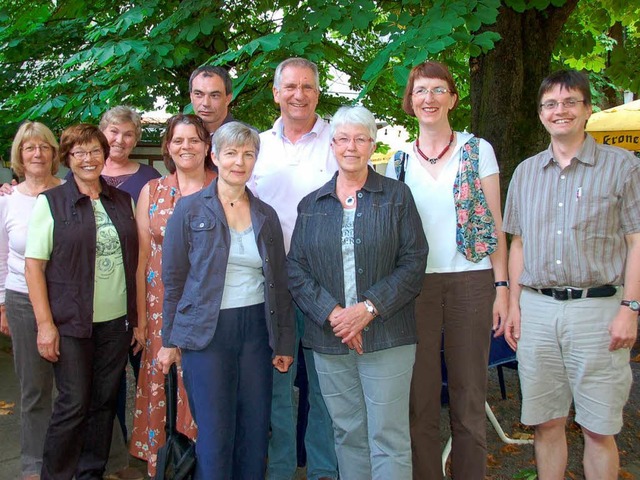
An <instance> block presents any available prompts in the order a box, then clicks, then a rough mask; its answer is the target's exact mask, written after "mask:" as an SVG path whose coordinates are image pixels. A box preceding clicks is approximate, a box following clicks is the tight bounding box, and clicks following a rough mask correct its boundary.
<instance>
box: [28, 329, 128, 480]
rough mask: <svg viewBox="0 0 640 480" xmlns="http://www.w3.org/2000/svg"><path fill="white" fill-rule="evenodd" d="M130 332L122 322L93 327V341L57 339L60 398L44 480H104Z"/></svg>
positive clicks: (48, 439)
mask: <svg viewBox="0 0 640 480" xmlns="http://www.w3.org/2000/svg"><path fill="white" fill-rule="evenodd" d="M131 334H132V332H131V330H128V329H127V325H126V317H121V318H118V319H115V320H111V321H108V322H99V323H94V324H93V332H92V336H91V338H75V337H65V336H61V337H60V357H59V359H58V361H57V362H55V363H54V364H53V370H54V374H55V380H56V388H57V389H58V396H57V397H56V400H55V403H54V405H53V414H52V416H51V422H50V423H49V429H48V430H47V436H46V438H45V442H44V452H43V459H42V460H43V465H42V473H41V478H42V479H43V480H50V479H51V480H67V479H70V478H72V477H73V476H74V474H75V478H76V479H77V480H88V479H95V478H102V474H103V472H104V466H105V464H106V462H107V457H108V456H109V446H110V445H111V432H112V429H113V419H114V417H115V413H116V401H117V398H118V387H119V385H120V376H121V375H122V370H123V369H124V367H125V365H126V362H127V351H128V350H129V344H130V342H131Z"/></svg>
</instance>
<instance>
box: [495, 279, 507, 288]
mask: <svg viewBox="0 0 640 480" xmlns="http://www.w3.org/2000/svg"><path fill="white" fill-rule="evenodd" d="M493 286H494V287H495V288H498V287H507V288H509V282H507V281H505V280H502V281H500V282H494V284H493Z"/></svg>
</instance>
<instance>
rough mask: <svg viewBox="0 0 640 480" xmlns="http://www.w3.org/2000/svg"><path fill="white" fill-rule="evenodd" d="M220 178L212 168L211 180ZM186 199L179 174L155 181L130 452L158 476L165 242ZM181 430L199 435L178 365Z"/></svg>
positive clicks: (163, 407) (162, 433)
mask: <svg viewBox="0 0 640 480" xmlns="http://www.w3.org/2000/svg"><path fill="white" fill-rule="evenodd" d="M214 178H215V174H214V173H213V172H210V171H207V177H206V180H205V185H204V186H206V185H209V184H210V183H211V181H212V180H213V179H214ZM180 198H181V195H180V189H179V186H178V178H177V176H176V174H175V173H174V174H172V175H168V176H164V177H161V178H159V179H156V180H151V181H150V182H149V233H150V234H151V251H150V254H149V260H148V262H147V268H146V271H145V276H146V290H147V291H146V303H147V343H146V348H145V349H144V350H143V351H142V360H141V363H140V375H139V378H138V386H137V388H136V404H135V410H134V417H133V432H132V434H131V443H130V445H129V451H130V453H131V454H132V455H133V456H134V457H138V458H140V459H142V460H145V461H146V462H147V470H148V474H149V476H150V477H153V476H155V473H156V461H157V453H158V449H159V448H160V447H161V446H162V445H164V443H165V431H164V426H165V421H166V416H165V414H166V405H165V399H166V396H165V392H164V378H165V376H164V374H163V373H162V369H161V368H159V367H158V364H157V360H156V357H157V355H158V351H159V350H160V348H161V347H162V338H161V331H162V302H163V299H164V285H163V283H162V277H161V276H160V273H161V270H162V242H163V240H164V232H165V229H166V226H167V220H168V219H169V217H170V216H171V215H172V214H173V210H174V208H175V205H176V202H177V201H178V200H179V199H180ZM177 427H178V430H179V431H181V432H183V433H184V434H186V435H188V436H189V437H190V438H192V439H195V437H196V435H197V427H196V424H195V422H194V420H193V417H192V416H191V412H190V411H189V404H188V400H187V394H186V391H185V389H184V384H183V382H182V370H181V369H180V368H179V367H178V418H177Z"/></svg>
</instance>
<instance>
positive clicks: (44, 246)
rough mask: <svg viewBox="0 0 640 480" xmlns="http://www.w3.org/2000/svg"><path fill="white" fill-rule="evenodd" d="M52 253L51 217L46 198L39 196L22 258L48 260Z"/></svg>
mask: <svg viewBox="0 0 640 480" xmlns="http://www.w3.org/2000/svg"><path fill="white" fill-rule="evenodd" d="M52 251H53V216H52V215H51V209H50V208H49V201H48V200H47V197H45V196H44V195H39V196H38V198H37V199H36V204H35V206H34V207H33V213H32V214H31V220H30V221H29V230H28V233H27V246H26V249H25V252H24V256H25V258H35V259H37V260H49V258H50V257H51V252H52Z"/></svg>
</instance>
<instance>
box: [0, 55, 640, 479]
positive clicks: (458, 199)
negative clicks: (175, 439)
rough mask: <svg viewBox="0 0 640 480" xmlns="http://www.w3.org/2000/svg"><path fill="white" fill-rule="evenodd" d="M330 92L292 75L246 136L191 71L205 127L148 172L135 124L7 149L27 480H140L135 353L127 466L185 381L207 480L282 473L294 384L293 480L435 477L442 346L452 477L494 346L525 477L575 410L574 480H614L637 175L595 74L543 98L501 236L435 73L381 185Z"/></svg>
mask: <svg viewBox="0 0 640 480" xmlns="http://www.w3.org/2000/svg"><path fill="white" fill-rule="evenodd" d="M319 85H320V83H319V78H318V69H317V66H316V65H315V64H314V63H313V62H310V61H308V60H306V59H302V58H289V59H287V60H285V61H283V62H282V63H281V64H280V65H279V66H278V67H277V69H276V71H275V76H274V82H273V96H274V101H275V102H276V103H277V104H278V105H279V108H280V117H279V118H278V119H277V120H276V122H275V123H274V126H273V128H272V129H270V130H267V131H265V132H263V133H261V134H258V132H257V131H256V130H255V129H254V128H253V127H251V126H249V125H247V124H244V123H242V122H237V121H235V120H234V119H233V117H232V116H231V114H230V113H229V104H230V102H231V99H232V95H231V92H232V85H231V79H230V77H229V75H228V73H227V72H226V71H225V70H224V69H222V68H220V67H211V66H205V67H201V68H199V69H197V70H196V71H194V72H193V74H192V76H191V78H190V81H189V90H190V95H191V102H192V106H193V109H194V113H195V115H183V114H180V115H176V116H174V117H172V118H171V119H170V120H169V121H168V124H167V129H166V133H165V135H164V138H163V143H162V153H163V159H164V163H165V166H166V167H167V170H168V172H169V174H168V175H165V176H162V177H160V175H159V174H158V173H157V172H156V171H154V170H153V169H151V167H145V166H140V165H138V164H137V163H135V162H132V161H131V160H130V159H129V155H130V153H131V151H132V149H133V147H134V146H135V144H136V143H137V141H138V140H139V138H140V131H141V130H140V120H139V116H137V114H135V112H133V111H132V110H131V109H128V108H127V107H116V108H114V109H112V110H110V111H109V112H107V113H106V114H105V117H104V118H103V121H102V122H101V123H100V128H98V127H94V126H91V125H85V124H81V125H76V126H72V127H69V128H68V129H66V130H65V131H64V132H63V133H62V136H61V138H60V145H58V143H57V142H56V140H55V137H54V135H53V134H52V133H51V131H50V130H49V129H48V128H47V127H46V126H44V125H42V124H40V123H37V122H28V123H25V124H24V125H22V126H21V127H20V129H19V131H18V133H17V135H16V137H15V140H14V144H13V149H12V166H13V168H14V170H15V172H16V173H17V174H18V175H20V176H21V177H24V181H23V182H22V183H20V184H19V185H18V186H17V187H15V189H14V191H13V192H12V193H11V194H7V195H4V196H2V197H0V223H1V225H0V230H1V231H0V295H3V296H4V297H2V298H0V302H1V303H2V307H1V310H0V312H1V317H0V318H1V320H2V325H1V328H2V331H3V332H4V333H8V332H9V331H10V332H11V335H12V338H13V342H14V356H15V364H16V371H17V373H18V376H19V378H20V383H21V389H22V399H21V402H22V417H23V420H22V443H21V445H22V472H23V477H24V478H43V479H45V478H46V479H70V478H72V477H73V476H74V475H75V477H76V478H78V479H84V478H102V476H103V475H105V474H106V475H110V476H109V478H128V477H127V475H129V474H130V473H131V472H130V469H128V468H127V462H128V460H127V458H128V457H127V456H126V450H125V440H126V436H127V433H126V430H123V431H121V430H122V428H121V426H120V425H118V423H115V424H114V416H115V414H116V410H118V408H117V404H118V392H119V391H121V390H122V389H123V386H122V378H123V372H124V369H125V366H126V363H127V357H128V356H130V358H131V361H132V365H134V370H135V369H136V368H135V365H137V364H139V375H138V374H136V378H137V388H136V401H135V408H134V423H133V431H132V433H131V440H130V444H129V451H130V452H131V454H133V455H134V456H136V457H139V458H142V459H143V460H145V461H147V464H148V474H149V475H150V476H152V477H153V476H154V475H155V474H156V473H157V472H156V461H157V451H158V448H159V447H160V446H162V444H163V443H164V440H165V438H164V422H165V394H164V374H166V373H167V372H168V371H169V368H170V366H171V365H172V364H173V363H177V364H178V365H179V366H180V369H179V371H180V372H181V373H180V376H179V387H178V397H179V402H178V414H177V416H178V429H179V430H180V431H181V432H183V433H185V434H187V435H188V436H190V437H191V438H194V439H196V457H197V461H196V467H195V472H194V478H195V479H197V480H203V479H207V480H208V479H232V478H233V479H235V478H238V479H258V478H269V479H270V480H274V479H286V480H290V479H291V478H293V476H294V475H295V470H296V467H297V461H296V458H297V455H296V451H297V449H296V436H297V434H298V431H297V430H298V429H297V421H296V419H297V401H296V398H295V391H294V381H295V379H296V374H297V369H298V366H301V367H302V368H304V369H305V371H306V372H305V373H306V378H307V382H308V385H307V391H308V402H309V413H308V422H307V425H306V433H305V436H304V443H305V448H306V454H307V478H309V479H312V480H318V479H320V480H323V479H324V480H326V479H338V478H341V479H345V480H351V479H356V480H357V479H363V480H364V479H390V478H392V479H410V478H415V479H417V480H423V479H426V480H429V479H441V478H442V465H441V461H442V460H441V451H440V435H439V423H440V412H441V409H440V391H441V383H442V378H441V366H440V362H441V360H440V359H441V352H444V358H445V360H446V364H447V371H448V386H449V397H450V415H451V429H452V436H453V446H452V468H451V471H452V476H453V478H458V479H483V478H484V477H485V470H486V454H487V446H486V434H485V432H486V425H485V411H484V402H485V397H486V391H487V363H488V356H489V347H490V341H491V335H492V332H493V334H494V335H502V334H503V333H504V334H505V337H506V339H507V341H508V342H509V344H510V345H511V346H512V347H513V348H514V349H517V354H518V360H519V364H520V377H521V384H522V392H523V413H522V420H523V422H524V423H528V424H531V425H535V452H536V460H537V465H538V472H539V477H540V478H541V479H555V478H563V475H564V469H565V467H566V456H567V453H566V451H567V447H566V440H565V438H564V428H565V422H566V417H567V415H568V410H569V406H570V404H571V402H572V401H573V402H574V403H575V406H576V420H577V422H578V423H580V425H581V426H582V428H583V432H584V436H585V474H586V476H587V478H594V479H596V478H597V479H606V478H616V477H617V467H618V455H617V450H616V446H615V440H614V437H613V435H614V434H616V433H617V432H618V431H619V430H620V428H621V426H622V424H621V419H622V408H623V406H624V404H625V403H626V398H627V396H628V393H629V389H630V385H631V373H630V367H629V364H628V362H629V349H630V348H631V347H632V346H633V344H634V342H635V339H636V333H637V321H638V311H639V310H640V303H639V300H640V271H639V269H640V240H638V236H640V221H639V220H638V219H637V215H634V212H636V213H637V212H638V211H639V207H640V186H639V183H638V180H640V178H639V177H640V164H639V163H638V161H637V160H636V159H635V158H634V157H633V156H632V155H631V154H629V153H628V152H626V153H625V152H624V151H622V150H620V149H616V148H613V147H606V146H601V145H597V144H596V143H595V141H594V140H593V138H591V137H590V136H588V135H586V134H585V132H584V127H585V123H586V120H587V119H588V117H589V115H590V113H591V97H590V90H589V84H588V81H587V79H586V77H584V76H583V75H582V74H580V73H578V72H574V71H561V72H557V73H555V74H552V75H551V76H549V77H548V78H547V79H545V81H544V82H543V84H542V86H541V88H540V92H539V96H538V100H539V101H538V104H539V112H538V113H539V117H540V120H541V121H542V123H543V125H544V126H545V128H546V129H547V130H548V131H549V133H550V135H551V145H550V147H549V149H548V150H547V151H545V152H542V153H540V154H539V155H537V156H535V157H532V158H531V159H528V160H526V161H524V162H523V163H522V164H521V165H520V166H519V167H518V169H517V170H516V172H515V174H514V177H513V180H512V183H511V186H510V189H509V195H508V198H507V203H506V210H505V222H504V225H503V223H502V214H501V200H500V183H499V170H498V162H497V160H496V157H495V154H494V151H493V149H492V147H491V145H490V144H489V143H488V142H486V141H485V140H482V139H480V138H477V137H475V136H474V135H472V134H468V133H465V132H457V131H454V130H453V129H452V128H451V126H450V122H449V115H450V112H451V111H452V110H453V109H455V108H456V106H457V103H458V101H459V94H458V90H457V88H456V85H455V82H454V79H453V77H452V75H451V73H450V72H449V70H448V69H447V67H446V66H445V65H443V64H441V63H438V62H433V61H427V62H425V63H423V64H420V65H418V66H416V67H415V68H414V69H413V70H412V71H411V74H410V76H409V80H408V83H407V86H406V89H405V93H404V98H403V108H404V110H405V111H406V112H407V114H409V115H412V116H415V117H416V118H417V121H418V126H419V133H418V136H417V139H416V141H415V142H413V143H412V144H411V145H409V146H408V148H407V149H406V150H407V151H400V152H397V153H396V155H395V156H394V158H393V159H392V160H391V161H390V162H389V165H388V167H387V170H386V175H381V174H379V173H377V172H376V171H375V170H374V169H373V168H372V166H371V161H370V159H371V155H372V154H373V152H374V151H375V148H376V132H377V126H376V121H375V118H374V116H373V114H372V113H371V112H370V111H368V110H367V109H366V108H364V107H360V106H355V107H342V108H340V109H339V110H338V111H337V112H335V114H334V115H333V117H332V119H331V122H330V123H328V122H327V121H325V120H323V119H322V118H320V116H319V115H318V114H317V113H316V107H317V104H318V100H319V95H320V89H319ZM59 163H63V164H64V165H66V166H68V167H69V168H70V173H69V175H68V176H67V179H66V181H64V180H62V181H61V180H59V179H57V178H56V177H55V176H54V175H55V173H56V171H57V168H58V164H59ZM504 232H508V233H510V234H512V235H513V240H512V243H511V250H510V253H509V260H508V261H507V243H506V236H505V233H504ZM509 280H511V282H510V281H509ZM34 327H36V328H34ZM139 351H141V359H140V360H138V361H136V360H135V354H136V353H138V352H139ZM299 353H302V356H301V358H298V357H299V355H298V354H299ZM138 362H139V363H138ZM54 379H55V385H56V390H57V396H55V401H54V403H53V408H52V407H51V405H52V397H53V396H54V395H53V383H54ZM125 391H126V389H125ZM121 405H122V406H121V407H120V410H121V411H124V405H123V403H122V402H121ZM105 432H113V435H110V434H105ZM123 451H124V456H123V455H121V453H120V452H123ZM105 469H106V470H105Z"/></svg>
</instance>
